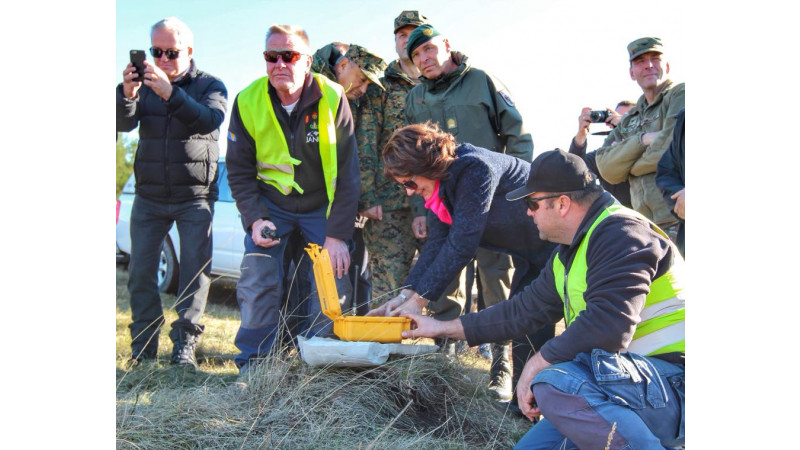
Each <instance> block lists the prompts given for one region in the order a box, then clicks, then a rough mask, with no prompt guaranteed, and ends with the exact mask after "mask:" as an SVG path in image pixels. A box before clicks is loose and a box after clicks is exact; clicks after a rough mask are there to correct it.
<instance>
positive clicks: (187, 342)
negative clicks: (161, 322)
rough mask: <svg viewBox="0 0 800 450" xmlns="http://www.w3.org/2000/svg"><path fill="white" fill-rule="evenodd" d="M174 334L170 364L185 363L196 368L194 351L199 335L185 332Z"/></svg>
mask: <svg viewBox="0 0 800 450" xmlns="http://www.w3.org/2000/svg"><path fill="white" fill-rule="evenodd" d="M176 334H177V337H176V339H175V341H174V342H173V346H172V365H173V366H175V365H186V366H191V367H193V368H194V369H198V366H197V359H195V356H194V351H195V349H196V348H197V342H198V341H199V340H200V336H198V335H196V334H191V333H186V332H181V333H176Z"/></svg>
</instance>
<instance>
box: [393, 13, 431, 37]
mask: <svg viewBox="0 0 800 450" xmlns="http://www.w3.org/2000/svg"><path fill="white" fill-rule="evenodd" d="M427 23H428V18H427V17H425V16H423V15H422V14H420V13H419V11H403V12H401V13H400V15H399V16H397V18H396V19H394V32H395V33H397V30H399V29H400V28H403V27H404V26H406V25H414V26H415V27H418V26H420V25H425V24H427Z"/></svg>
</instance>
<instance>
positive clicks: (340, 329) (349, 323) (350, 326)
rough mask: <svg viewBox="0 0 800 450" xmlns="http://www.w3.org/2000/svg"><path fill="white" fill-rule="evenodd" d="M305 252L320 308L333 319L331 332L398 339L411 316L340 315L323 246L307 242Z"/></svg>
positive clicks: (346, 336)
mask: <svg viewBox="0 0 800 450" xmlns="http://www.w3.org/2000/svg"><path fill="white" fill-rule="evenodd" d="M306 252H308V254H309V255H310V256H311V261H313V263H314V265H313V268H314V279H315V280H316V281H317V291H319V302H320V305H321V306H322V312H323V313H324V314H325V315H326V316H328V317H329V318H331V320H333V333H334V334H335V335H336V336H338V337H339V339H341V340H343V341H368V342H400V341H401V340H403V336H402V334H401V333H402V332H403V330H410V329H411V319H406V318H405V317H373V316H370V317H366V316H343V315H342V308H341V306H339V292H338V291H337V290H336V281H335V280H334V278H333V267H332V266H331V259H330V256H329V255H328V250H327V249H321V247H320V246H319V245H317V244H309V247H307V248H306Z"/></svg>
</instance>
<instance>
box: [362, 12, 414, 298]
mask: <svg viewBox="0 0 800 450" xmlns="http://www.w3.org/2000/svg"><path fill="white" fill-rule="evenodd" d="M426 23H427V19H426V18H425V16H423V15H421V14H420V13H419V12H418V11H403V12H402V13H400V15H399V16H397V18H396V19H395V20H394V35H395V50H396V51H397V55H398V57H399V58H398V59H396V60H394V61H392V62H391V63H389V66H388V67H387V68H386V70H385V71H384V75H383V77H382V78H381V79H380V82H381V84H382V85H383V87H384V88H385V91H383V92H380V91H377V90H368V91H367V95H366V99H367V101H368V102H369V107H368V109H367V113H369V114H372V117H371V118H370V119H369V120H365V122H368V124H369V125H371V126H372V127H373V128H372V129H371V131H370V132H367V129H368V127H367V126H364V127H361V130H362V132H363V133H364V134H367V136H365V139H363V140H362V136H361V134H359V137H358V139H359V157H360V163H361V165H360V168H361V198H360V199H359V205H358V210H359V213H360V214H361V215H363V216H366V217H368V218H369V219H370V220H368V221H367V223H366V225H365V226H364V243H365V244H366V246H367V249H368V250H369V254H370V270H371V272H372V288H373V293H374V299H373V306H378V305H381V304H383V303H385V302H386V301H388V300H389V299H391V298H392V297H393V296H394V295H393V292H395V291H396V290H398V289H400V288H401V287H403V286H402V283H403V281H404V280H405V279H406V277H407V276H408V271H409V269H410V267H411V264H412V261H413V259H414V253H415V252H416V250H417V249H419V248H421V246H422V242H423V241H422V240H423V239H424V238H425V236H426V232H427V231H426V224H425V208H424V207H423V203H424V202H423V200H422V197H420V196H418V195H414V196H413V197H411V198H409V197H407V196H406V193H405V190H403V189H402V186H400V185H399V184H398V183H396V182H394V181H393V180H389V179H387V178H386V177H385V176H384V175H383V158H382V157H381V153H382V149H383V147H384V146H385V145H386V142H388V141H389V138H390V137H391V135H392V133H393V132H394V130H396V129H398V128H401V127H403V126H405V125H406V121H405V103H406V95H407V94H408V92H409V91H410V90H411V88H413V87H414V86H415V85H416V84H417V83H419V81H418V80H417V78H418V77H419V70H417V68H416V66H414V64H413V63H412V62H411V60H409V59H408V55H407V53H406V50H405V46H406V41H407V40H408V36H409V35H410V34H411V32H412V31H414V28H416V27H418V26H419V25H423V24H426ZM365 115H366V113H365ZM365 125H367V124H365ZM358 131H359V130H357V133H358ZM375 138H376V139H377V140H374V139H375ZM362 141H364V142H369V144H371V145H364V146H362V145H361V142H362ZM372 144H374V145H372Z"/></svg>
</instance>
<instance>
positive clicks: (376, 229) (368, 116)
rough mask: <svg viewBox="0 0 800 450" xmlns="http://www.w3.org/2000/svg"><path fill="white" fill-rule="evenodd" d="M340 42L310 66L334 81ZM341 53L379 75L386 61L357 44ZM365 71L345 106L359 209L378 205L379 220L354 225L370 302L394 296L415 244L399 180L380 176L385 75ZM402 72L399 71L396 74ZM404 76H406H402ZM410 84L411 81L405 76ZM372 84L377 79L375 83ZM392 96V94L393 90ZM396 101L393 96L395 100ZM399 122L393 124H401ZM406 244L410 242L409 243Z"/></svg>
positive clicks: (316, 55)
mask: <svg viewBox="0 0 800 450" xmlns="http://www.w3.org/2000/svg"><path fill="white" fill-rule="evenodd" d="M342 45H343V44H341V43H332V44H329V45H327V46H325V47H323V48H321V49H319V50H318V51H317V52H316V53H314V59H313V62H312V64H311V70H312V71H314V72H317V73H321V74H322V75H325V76H327V77H329V78H332V79H333V80H336V76H335V74H334V71H333V65H334V64H335V63H336V61H337V60H338V58H339V57H340V56H341V54H342V53H341V50H340V49H341V47H342ZM345 56H346V57H348V58H350V59H352V60H354V61H355V62H356V64H358V65H359V67H362V70H363V69H364V67H365V66H364V65H362V64H364V61H371V62H372V67H374V68H378V69H380V71H381V73H383V68H384V67H385V64H384V63H383V61H382V60H379V59H378V61H379V62H378V61H376V59H377V57H375V56H374V55H371V54H369V53H367V52H366V50H364V49H363V48H361V47H358V46H355V45H350V47H349V49H348V50H347V53H346V54H345ZM376 72H377V71H376V70H372V71H371V73H368V71H366V70H365V71H364V73H365V74H367V76H368V77H369V78H370V81H372V83H371V84H370V85H369V87H368V88H367V93H366V94H364V95H363V96H362V97H360V98H358V99H356V100H350V110H351V111H352V112H353V121H354V124H355V133H356V141H357V142H358V155H359V166H360V169H361V196H360V198H359V202H358V210H359V211H364V210H366V209H369V208H371V207H373V206H375V205H381V207H382V208H383V220H366V218H363V219H364V220H361V221H360V223H358V224H357V227H363V230H361V232H362V238H363V243H364V245H365V246H366V248H367V251H368V252H369V262H368V264H369V272H370V284H371V290H372V293H373V297H374V298H373V299H372V306H373V307H375V306H377V305H380V304H382V303H385V302H386V301H388V300H389V299H391V298H392V297H393V295H391V293H392V292H393V291H394V290H396V289H398V288H400V287H402V284H401V283H402V282H403V281H404V280H405V278H406V276H407V275H408V270H409V268H410V267H411V262H412V260H413V258H414V251H415V250H416V248H415V247H414V245H413V242H414V236H413V234H412V230H411V218H410V216H411V214H410V212H409V207H408V200H407V199H406V195H405V191H404V190H403V189H402V187H401V185H400V184H399V183H396V182H394V181H390V180H388V179H387V178H386V177H385V176H384V175H383V158H381V149H382V148H383V145H385V143H386V142H387V141H388V140H389V136H390V135H391V132H392V131H394V128H395V127H390V128H386V130H387V131H388V134H386V135H385V136H384V133H383V130H384V103H385V94H384V91H383V90H382V89H381V88H380V87H379V86H381V87H384V88H385V89H386V90H387V91H386V94H389V88H388V84H387V83H390V81H387V80H386V79H385V77H382V78H377V77H372V76H370V75H373V74H375V73H376ZM401 73H402V72H401ZM406 80H408V78H407V77H406ZM408 81H409V82H410V80H408ZM376 82H377V83H376ZM411 87H413V86H409V87H408V88H407V89H405V90H402V91H400V96H399V101H400V102H401V106H400V113H399V114H400V115H401V116H402V111H403V109H402V108H403V104H404V101H405V94H406V92H407V91H408V90H410V89H411ZM395 95H397V93H396V92H395ZM395 101H397V100H395ZM402 125H404V124H403V123H399V124H398V125H397V126H398V127H399V126H402ZM408 242H412V244H411V245H408Z"/></svg>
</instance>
